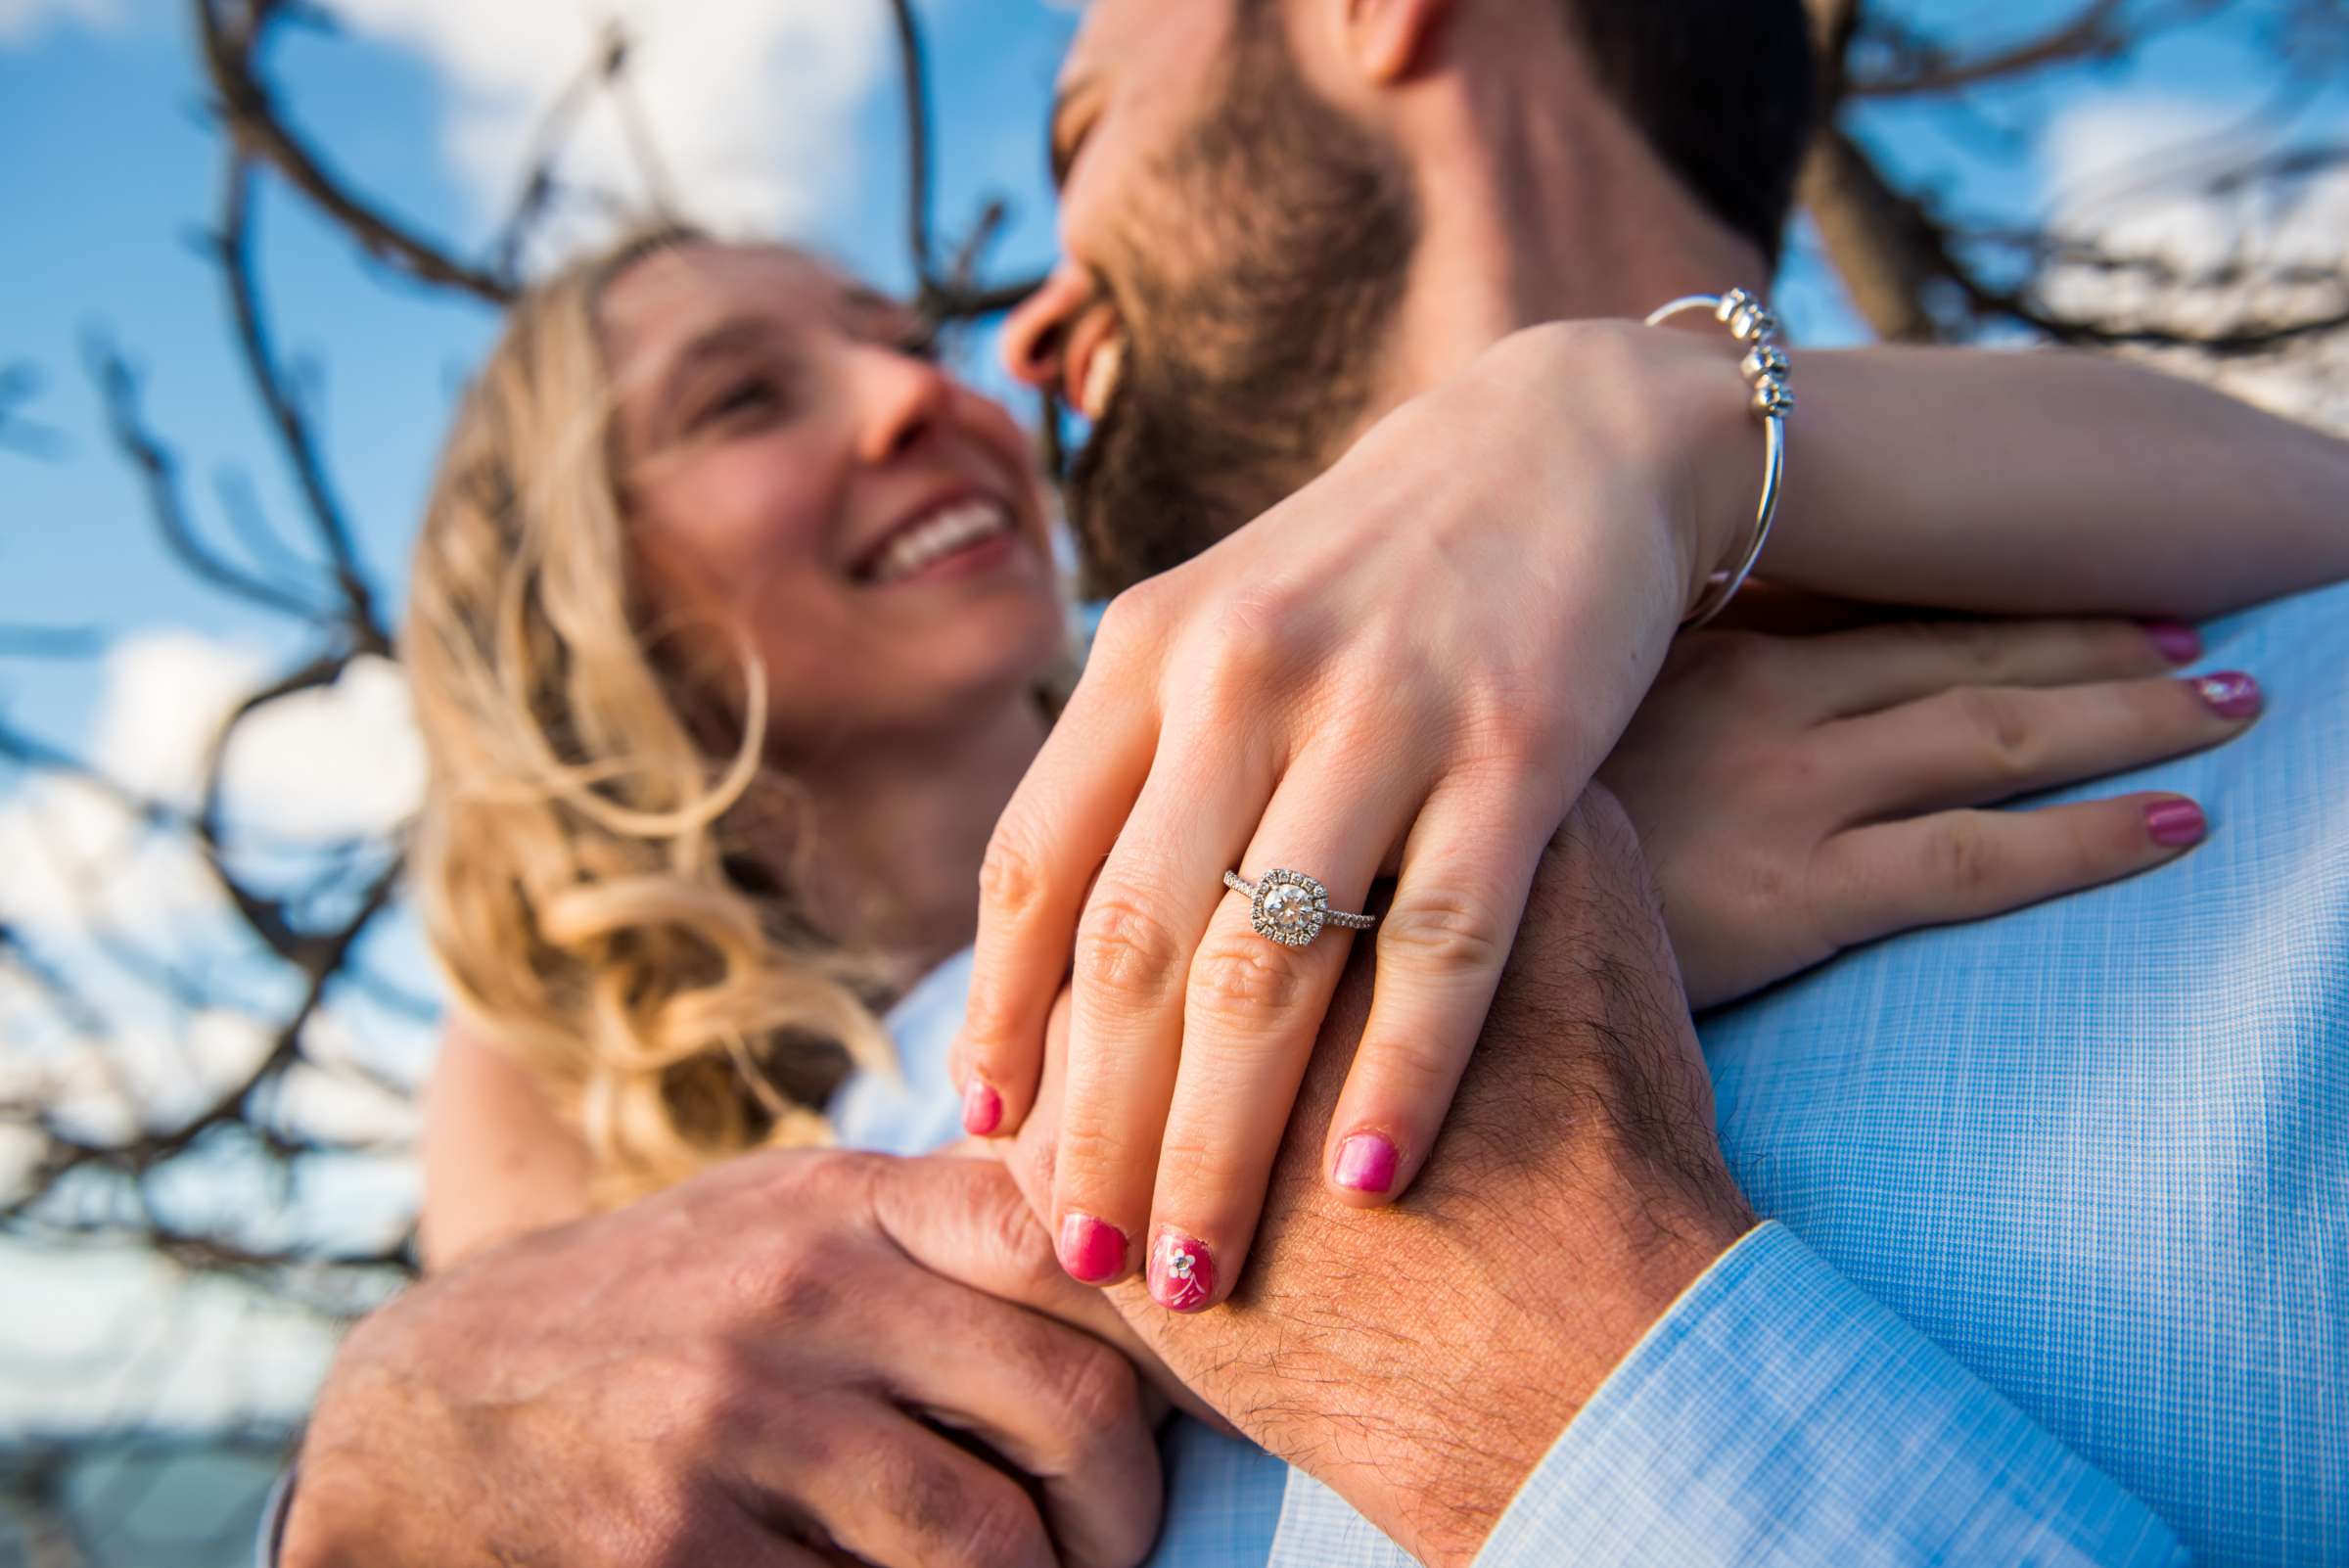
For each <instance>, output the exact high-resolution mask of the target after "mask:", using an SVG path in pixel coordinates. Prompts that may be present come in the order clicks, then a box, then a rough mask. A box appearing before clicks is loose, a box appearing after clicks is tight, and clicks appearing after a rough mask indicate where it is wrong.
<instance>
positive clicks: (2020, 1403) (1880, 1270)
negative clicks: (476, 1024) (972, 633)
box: [841, 586, 2349, 1568]
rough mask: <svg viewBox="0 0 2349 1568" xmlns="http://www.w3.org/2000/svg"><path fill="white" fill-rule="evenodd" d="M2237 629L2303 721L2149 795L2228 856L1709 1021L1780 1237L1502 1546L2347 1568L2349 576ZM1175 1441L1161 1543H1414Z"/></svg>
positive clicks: (1756, 1200)
mask: <svg viewBox="0 0 2349 1568" xmlns="http://www.w3.org/2000/svg"><path fill="white" fill-rule="evenodd" d="M2208 641H2209V645H2210V652H2209V660H2208V665H2209V668H2212V669H2248V670H2250V671H2252V672H2253V673H2255V674H2257V675H2258V676H2259V678H2260V680H2261V681H2262V683H2263V684H2264V685H2265V686H2266V687H2267V690H2268V693H2269V699H2270V709H2269V714H2268V716H2267V717H2266V718H2264V719H2263V720H2262V721H2261V722H2260V724H2259V725H2258V726H2257V727H2256V728H2255V729H2254V730H2253V731H2252V732H2251V734H2250V735H2248V736H2247V737H2245V738H2244V739H2243V740H2241V741H2238V742H2236V743H2235V744H2234V745H2233V746H2230V747H2228V748H2226V749H2225V750H2223V751H2219V752H2215V753H2211V754H2209V755H2206V756H2203V757H2199V758H2193V759H2188V760H2187V761H2179V762H2173V763H2169V764H2167V765H2164V766H2161V767H2158V768H2153V769H2149V770H2147V771H2145V772H2144V773H2143V774H2142V775H2140V776H2138V777H2136V778H2133V779H2130V780H2128V781H2127V786H2126V787H2129V788H2150V789H2172V790H2179V791H2183V792H2185V793H2188V794H2191V795H2193V796H2195V797H2196V798H2198V799H2199V800H2201V801H2202V802H2203V803H2204V805H2205V806H2206V807H2208V808H2209V810H2210V813H2211V816H2212V820H2213V824H2214V834H2213V837H2212V839H2211V842H2210V843H2208V844H2207V845H2205V846H2204V847H2203V848H2201V849H2199V850H2197V851H2196V852H2194V853H2192V854H2190V855H2188V856H2187V857H2186V858H2185V859H2184V860H2182V861H2179V862H2178V863H2176V864H2173V865H2171V866H2169V867H2167V868H2166V869H2164V870H2161V871H2158V872H2155V873H2153V874H2151V875H2148V876H2144V877H2141V878H2139V879H2137V880H2135V881H2131V882H2127V883H2124V884H2121V885H2119V886H2117V887H2112V888H2106V889H2103V890H2100V891H2098V892H2096V893H2092V894H2088V895H2085V896H2082V897H2079V898H2075V899H2065V900H2063V901H2061V902H2058V903H2054V904H2050V905H2047V906H2044V907H2042V908H2038V909H2033V910H2029V911H2026V912H2024V913H2021V914H2016V915H2010V916H2007V917H2006V918H2004V919H2002V920H1996V921H1991V922H1987V923H1984V924H1980V925H1974V926H1967V927H1962V928H1957V929H1953V930H1944V931H1934V932H1922V933H1917V934H1914V935H1911V936H1908V937H1904V938H1901V939H1898V940H1896V941H1892V942H1887V943H1882V944H1879V945H1875V946H1873V947H1870V948H1867V949H1865V950H1864V951H1860V952H1856V953H1852V954H1848V955H1846V956H1845V957H1843V958H1842V959H1840V960H1838V961H1837V962H1836V963H1834V964H1832V965H1831V966H1829V967H1828V968H1826V969H1824V970H1821V971H1819V972H1817V973H1815V974H1813V975H1810V976H1808V977H1806V978H1804V979H1801V980H1799V981H1796V982H1794V983H1792V984H1790V985H1786V986H1782V987H1780V988H1778V989H1777V990H1775V991H1773V992H1770V993H1768V994H1766V995H1764V996H1763V997H1761V998H1759V999H1757V1000H1754V1001H1751V1002H1748V1003H1746V1004H1745V1005H1743V1006H1741V1007H1739V1008H1737V1009H1735V1010H1733V1011H1729V1012H1726V1013H1723V1014H1721V1015H1719V1016H1716V1017H1713V1018H1711V1019H1709V1020H1708V1021H1707V1023H1706V1027H1705V1029H1704V1031H1703V1035H1704V1041H1705V1049H1706V1055H1707V1058H1708V1060H1709V1061H1710V1063H1711V1065H1712V1069H1713V1075H1714V1082H1715V1084H1716V1087H1717V1090H1718V1094H1719V1102H1720V1114H1721V1135H1722V1142H1723V1146H1724V1147H1725V1148H1726V1149H1727V1153H1728V1158H1729V1162H1730V1165H1731V1167H1732V1169H1733V1170H1734V1171H1735V1173H1736V1176H1737V1178H1738V1180H1739V1182H1740V1184H1741V1185H1742V1186H1743V1187H1744V1189H1745V1191H1746V1193H1747V1195H1748V1196H1749V1197H1750V1198H1751V1200H1752V1201H1753V1204H1754V1207H1755V1208H1756V1210H1757V1211H1759V1212H1760V1213H1762V1214H1763V1215H1766V1216H1769V1217H1770V1218H1771V1221H1772V1222H1771V1223H1768V1224H1766V1225H1764V1226H1763V1227H1762V1228H1761V1229H1759V1230H1757V1231H1755V1232H1754V1233H1753V1234H1752V1235H1750V1236H1748V1237H1747V1238H1746V1239H1745V1240H1744V1241H1743V1242H1741V1243H1739V1245H1738V1246H1737V1247H1736V1248H1735V1249H1733V1250H1732V1251H1731V1252H1730V1253H1729V1254H1728V1256H1727V1257H1726V1258H1724V1259H1723V1260H1722V1261H1721V1262H1720V1263H1718V1264H1717V1265H1716V1266H1715V1267H1714V1268H1713V1269H1712V1270H1711V1271H1710V1272H1709V1273H1707V1274H1706V1276H1705V1277H1704V1278H1703V1279H1702V1280H1700V1281H1699V1282H1698V1283H1697V1285H1696V1286H1695V1287H1694V1288H1693V1289H1691V1290H1690V1291H1689V1292H1688V1294H1687V1295H1686V1296H1684V1297H1683V1298H1682V1299H1681V1301H1680V1302H1679V1303H1678V1304H1677V1305H1676V1306H1675V1307H1674V1309H1673V1310H1672V1312H1671V1313H1669V1314H1667V1315H1666V1316H1665V1318H1664V1319H1663V1320H1662V1321H1661V1322H1659V1323H1658V1324H1657V1325H1656V1326H1655V1328H1654V1329H1653V1330H1652V1331H1651V1332H1650V1333H1649V1334H1648V1336H1647V1337H1646V1339H1645V1340H1644V1341H1642V1343H1641V1344H1640V1346H1639V1347H1638V1349H1637V1350H1636V1351H1635V1352H1634V1354H1633V1355H1632V1357H1631V1358H1630V1360H1627V1361H1626V1362H1625V1363H1624V1364H1623V1365H1622V1366H1621V1367H1619V1368H1617V1370H1616V1372H1615V1374H1614V1375H1613V1376H1612V1377H1611V1378H1610V1379H1609V1380H1608V1382H1607V1383H1606V1385H1605V1386H1604V1387H1602V1388H1601V1389H1600V1390H1599V1392H1598V1394H1597V1395H1596V1396H1595V1397H1594V1398H1593V1399H1592V1401H1591V1402H1590V1404H1589V1407H1586V1408H1585V1410H1584V1411H1583V1413H1582V1414H1581V1415H1580V1416H1579V1417H1578V1418H1577V1419H1576V1421H1575V1422H1574V1424H1573V1426H1572V1427H1570V1428H1569V1429H1568V1430H1567V1432H1566V1433H1565V1434H1564V1435H1563V1436H1562V1437H1561V1438H1560V1439H1559V1441H1558V1443H1557V1446H1556V1448H1555V1449H1554V1450H1553V1451H1552V1452H1551V1453H1550V1454H1549V1455H1548V1457H1547V1458H1546V1459H1545V1460H1544V1461H1543V1464H1542V1466H1541V1468H1540V1469H1539V1470H1538V1471H1537V1472H1536V1474H1535V1475H1534V1477H1533V1479H1532V1480H1531V1481H1530V1482H1529V1483H1528V1484H1527V1485H1526V1487H1525V1488H1524V1490H1523V1492H1522V1493H1521V1494H1520V1495H1519V1497H1518V1499H1517V1500H1516V1502H1515V1504H1514V1505H1513V1506H1512V1508H1511V1509H1510V1511H1509V1513H1508V1515H1507V1516H1506V1517H1505V1518H1504V1519H1503V1520H1502V1521H1501V1523H1500V1526H1499V1528H1498V1529H1497V1531H1496V1532H1495V1534H1494V1537H1493V1539H1492V1541H1491V1542H1490V1543H1489V1544H1488V1545H1487V1546H1486V1547H1485V1550H1484V1553H1483V1555H1482V1557H1480V1559H1479V1564H1480V1568H1561V1565H1566V1564H1585V1563H1587V1564H1612V1563H1652V1564H1656V1565H1659V1568H1706V1565H1711V1564H1721V1565H1724V1568H1727V1565H1729V1564H1736V1565H1740V1568H1746V1565H1753V1564H1766V1563H1768V1564H1774V1563H1820V1564H1825V1563H1838V1564H1840V1563H1857V1562H1869V1563H1879V1562H1881V1563H1902V1564H1908V1563H1918V1564H1922V1563H1928V1562H1932V1563H1941V1562H1952V1563H1977V1562H1979V1563H2000V1564H2006V1563H2024V1562H2034V1563H2050V1564H2056V1563H2096V1564H2120V1563H2126V1564H2140V1563H2175V1562H2180V1561H2183V1560H2186V1558H2187V1555H2188V1553H2189V1552H2190V1554H2191V1558H2192V1560H2193V1561H2195V1562H2198V1563H2205V1564H2235V1563H2241V1564H2251V1563H2291V1564H2301V1563H2313V1564H2349V1328H2344V1326H2343V1324H2342V1322H2341V1318H2340V1308H2341V1306H2342V1305H2343V1303H2344V1300H2345V1299H2349V586H2343V587H2337V588H2332V589H2328V590H2326V591H2325V592H2322V593H2318V594H2313V595H2310V596H2307V597H2304V598H2300V599H2297V600H2292V601H2288V602H2286V603H2283V604H2280V605H2276V606H2271V607H2269V608H2267V609H2264V610H2259V611H2254V612H2252V613H2249V614H2247V615H2242V616H2237V617H2235V618H2233V619H2232V620H2230V621H2228V622H2225V623H2221V624H2219V625H2216V626H2213V627H2210V628H2208ZM2115 788H2116V786H2114V785H2113V784H2111V783H2109V782H2106V783H2103V784H2099V785H2097V786H2096V790H2095V791H2094V792H2093V793H2105V792H2109V791H2111V790H2113V789H2115ZM2083 793H2092V792H2083ZM967 975H968V966H967V961H965V962H960V963H956V964H953V965H949V966H948V967H947V968H946V969H944V970H942V971H941V972H940V973H939V974H938V975H936V976H934V977H933V978H932V979H931V981H930V982H928V983H926V984H925V986H924V987H923V988H922V989H921V990H920V991H918V992H916V993H915V994H914V995H912V996H910V997H908V998H907V1000H906V1003H905V1005H904V1006H903V1007H901V1008H900V1009H899V1011H898V1014H897V1015H896V1019H895V1022H896V1023H897V1025H898V1038H899V1040H900V1043H901V1046H902V1047H903V1049H904V1052H905V1058H906V1060H905V1066H906V1070H907V1074H908V1077H909V1080H910V1081H911V1083H912V1084H913V1085H914V1086H913V1087H912V1088H910V1089H898V1088H892V1087H891V1086H889V1085H887V1084H882V1083H880V1082H879V1081H873V1082H870V1083H863V1084H853V1085H852V1086H851V1089H850V1091H849V1093H848V1095H847V1096H846V1098H845V1100H844V1102H843V1104H842V1106H841V1120H842V1127H843V1130H844V1133H845V1134H846V1135H847V1136H848V1137H849V1138H850V1139H851V1140H852V1141H858V1142H863V1143H866V1144H869V1145H872V1146H877V1147H889V1148H895V1149H899V1150H904V1151H912V1150H917V1149H921V1148H926V1147H933V1146H935V1145H936V1144H938V1143H940V1142H943V1141H945V1140H947V1139H948V1138H950V1137H952V1136H954V1135H955V1128H954V1121H955V1105H954V1100H953V1096H952V1093H951V1091H950V1090H949V1088H948V1086H947V1084H946V1082H945V1078H944V1052H945V1048H946V1043H947V1041H948V1040H949V1039H950V1038H951V1037H952V1034H953V1032H954V1028H955V1025H956V1023H957V1022H958V1020H959V1015H960V1012H961V992H962V988H963V983H964V981H965V979H966V978H967ZM1431 1354H1441V1351H1440V1350H1433V1351H1431ZM1165 1446H1166V1453H1167V1457H1168V1460H1169V1471H1168V1473H1169V1513H1168V1523H1167V1527H1166V1531H1165V1533H1164V1535H1163V1537H1162V1538H1161V1540H1160V1543H1159V1546H1158V1550H1157V1552H1156V1554H1155V1556H1154V1557H1153V1558H1152V1563H1153V1568H1260V1565H1262V1568H1383V1565H1388V1564H1400V1563H1403V1562H1406V1561H1407V1560H1408V1559H1406V1558H1405V1557H1404V1556H1403V1555H1402V1553H1400V1552H1399V1551H1397V1550H1396V1549H1395V1548H1394V1547H1393V1546H1392V1545H1389V1544H1388V1543H1387V1542H1386V1541H1385V1540H1384V1539H1383V1538H1381V1537H1380V1536H1379V1535H1378V1534H1377V1532H1376V1531H1374V1530H1372V1529H1371V1528H1370V1527H1369V1526H1368V1525H1366V1524H1364V1523H1363V1522H1362V1521H1361V1520H1360V1519H1359V1517H1358V1516H1357V1515H1356V1514H1355V1513H1354V1511H1353V1510H1352V1509H1351V1508H1349V1507H1348V1506H1347V1505H1346V1504H1345V1503H1344V1502H1343V1501H1341V1500H1340V1499H1337V1498H1336V1497H1335V1496H1334V1495H1333V1494H1331V1493H1329V1492H1328V1491H1326V1490H1325V1489H1323V1488H1322V1487H1320V1486H1319V1485H1317V1484H1316V1483H1314V1482H1313V1481H1312V1480H1311V1479H1310V1478H1309V1477H1307V1476H1305V1475H1303V1474H1302V1473H1298V1472H1292V1471H1291V1470H1289V1469H1288V1467H1287V1466H1285V1465H1283V1464H1281V1463H1280V1462H1279V1461H1277V1460H1275V1459H1273V1458H1271V1457H1269V1456H1268V1455H1266V1454H1264V1453H1259V1452H1258V1451H1256V1450H1254V1449H1251V1448H1248V1447H1247V1446H1246V1445H1244V1444H1239V1443H1235V1442H1230V1441H1227V1440H1224V1439H1221V1438H1218V1437H1216V1436H1214V1435H1213V1434H1211V1433H1209V1432H1208V1431H1207V1430H1206V1429H1205V1428H1203V1427H1200V1426H1198V1425H1196V1424H1195V1423H1190V1422H1178V1423H1176V1424H1175V1425H1174V1427H1172V1428H1171V1429H1170V1430H1169V1433H1168V1436H1167V1439H1166V1445H1165Z"/></svg>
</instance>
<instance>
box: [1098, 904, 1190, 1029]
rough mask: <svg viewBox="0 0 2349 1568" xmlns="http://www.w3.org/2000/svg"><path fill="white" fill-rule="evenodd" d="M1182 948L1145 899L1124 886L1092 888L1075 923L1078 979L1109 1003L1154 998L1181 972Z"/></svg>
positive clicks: (1171, 928)
mask: <svg viewBox="0 0 2349 1568" xmlns="http://www.w3.org/2000/svg"><path fill="white" fill-rule="evenodd" d="M1181 963H1182V947H1181V944H1180V942H1179V941H1178V940H1177V939H1176V937H1175V935H1174V928H1173V927H1172V926H1169V925H1168V924H1167V922H1166V921H1165V920H1163V919H1161V918H1160V917H1159V916H1158V915H1157V914H1155V913H1153V912H1152V910H1151V908H1150V903H1149V900H1148V899H1145V898H1143V897H1142V896H1141V895H1139V894H1138V893H1134V892H1130V891H1128V890H1127V889H1125V888H1122V887H1110V886H1104V887H1101V888H1097V889H1095V890H1094V893H1093V899H1092V902H1091V903H1090V904H1088V905H1087V906H1086V907H1085V911H1084V916H1083V918H1082V919H1081V920H1080V921H1078V923H1077V965H1076V975H1077V983H1078V984H1079V985H1080V986H1082V987H1084V988H1086V989H1088V990H1090V991H1092V992H1095V993H1096V994H1097V995H1099V996H1101V997H1102V998H1103V999H1105V1000H1107V1001H1109V1002H1111V1003H1112V1004H1113V1005H1115V1004H1121V1003H1127V1004H1141V1005H1148V1004H1150V1003H1153V1002H1156V1001H1157V1000H1159V999H1160V998H1161V997H1163V996H1164V995H1165V994H1166V993H1167V991H1168V989H1169V988H1170V986H1171V985H1172V984H1173V982H1174V976H1175V975H1176V974H1177V973H1179V972H1180V966H1181Z"/></svg>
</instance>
